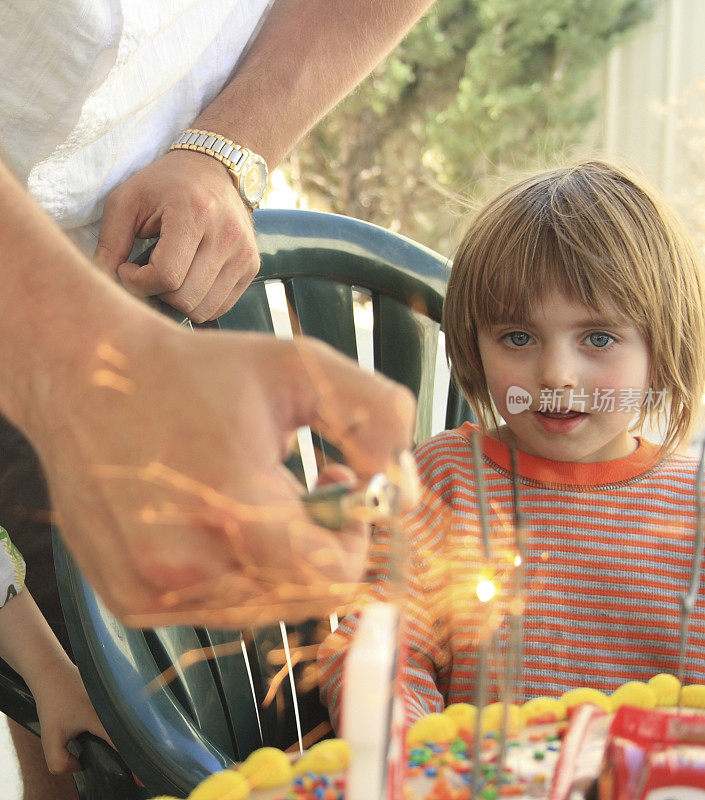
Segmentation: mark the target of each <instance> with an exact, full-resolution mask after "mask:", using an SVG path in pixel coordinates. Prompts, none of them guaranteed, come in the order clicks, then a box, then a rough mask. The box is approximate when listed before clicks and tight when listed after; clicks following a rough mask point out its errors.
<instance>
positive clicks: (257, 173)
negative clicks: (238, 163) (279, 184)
mask: <svg viewBox="0 0 705 800" xmlns="http://www.w3.org/2000/svg"><path fill="white" fill-rule="evenodd" d="M240 186H241V189H242V195H243V197H244V198H245V202H246V203H248V204H249V205H250V206H253V207H254V206H256V205H257V203H259V201H260V200H261V199H262V195H263V194H264V190H265V189H266V188H267V165H266V164H265V162H264V159H263V158H260V157H259V156H252V157H251V158H250V160H249V161H248V162H247V164H245V168H244V170H243V175H242V182H241V184H240Z"/></svg>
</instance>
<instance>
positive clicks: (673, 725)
mask: <svg viewBox="0 0 705 800" xmlns="http://www.w3.org/2000/svg"><path fill="white" fill-rule="evenodd" d="M598 797H599V800H705V714H699V713H696V712H692V711H677V710H673V709H642V708H634V707H631V706H623V707H622V708H620V709H619V710H618V711H617V714H616V715H615V718H614V720H613V721H612V725H611V726H610V731H609V735H608V740H607V747H606V749H605V755H604V759H603V765H602V770H601V772H600V777H599V781H598Z"/></svg>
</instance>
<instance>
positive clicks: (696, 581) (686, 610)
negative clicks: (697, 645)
mask: <svg viewBox="0 0 705 800" xmlns="http://www.w3.org/2000/svg"><path fill="white" fill-rule="evenodd" d="M704 474H705V439H703V443H702V446H701V449H700V461H699V462H698V471H697V473H696V477H695V544H694V551H693V562H692V566H691V572H690V586H689V588H688V591H687V592H685V593H684V594H682V595H681V597H680V601H681V631H680V646H679V649H678V680H679V681H680V684H681V689H680V691H681V692H682V691H683V680H684V678H685V656H686V650H687V648H688V627H689V625H690V615H691V613H692V611H693V608H694V607H695V601H696V599H697V596H698V590H699V588H700V572H701V568H702V557H703V526H704V525H705V513H704V510H703V475H704ZM678 705H679V706H680V705H681V695H680V693H679V697H678Z"/></svg>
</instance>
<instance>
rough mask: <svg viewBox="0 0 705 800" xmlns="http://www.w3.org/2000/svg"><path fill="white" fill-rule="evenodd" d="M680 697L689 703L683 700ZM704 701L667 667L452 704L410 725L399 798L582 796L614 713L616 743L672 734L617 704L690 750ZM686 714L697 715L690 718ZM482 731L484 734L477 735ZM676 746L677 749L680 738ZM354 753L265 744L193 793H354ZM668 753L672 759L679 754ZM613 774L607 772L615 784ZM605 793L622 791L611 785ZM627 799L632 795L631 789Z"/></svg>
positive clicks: (288, 796)
mask: <svg viewBox="0 0 705 800" xmlns="http://www.w3.org/2000/svg"><path fill="white" fill-rule="evenodd" d="M678 704H680V706H681V707H682V708H681V710H678V709H677V708H676V706H677V705H678ZM703 708H705V686H701V685H697V686H684V687H681V686H680V683H679V681H678V679H677V678H675V677H674V676H672V675H666V674H663V675H656V676H655V677H653V678H652V679H651V680H650V681H649V682H648V683H641V682H638V681H631V682H629V683H626V684H624V685H622V686H620V687H619V688H618V689H617V690H616V691H615V692H614V693H612V694H611V695H607V694H604V693H602V692H600V691H598V690H596V689H589V688H583V689H573V690H571V691H569V692H567V693H565V694H564V695H563V696H562V697H560V698H549V697H542V698H535V699H532V700H529V701H527V702H526V703H524V704H523V705H521V706H519V705H512V706H509V707H508V708H507V709H506V712H505V709H504V707H503V706H502V704H500V703H494V704H490V705H488V706H486V707H485V708H483V710H482V712H481V714H480V719H479V720H478V712H477V709H476V708H475V707H474V706H472V705H469V704H464V703H460V704H455V705H450V706H448V707H447V708H446V709H445V710H444V711H443V713H442V714H429V715H427V716H425V717H422V718H421V719H419V720H418V721H417V722H415V723H414V724H413V725H412V726H411V727H410V728H409V730H408V731H407V734H406V747H405V752H404V773H405V777H404V786H403V790H402V795H401V796H400V797H399V798H398V800H470V798H471V797H473V785H474V797H475V798H477V800H495V798H498V797H514V798H518V799H519V800H523V799H524V798H526V799H527V800H528V798H533V800H537V799H539V800H540V799H541V798H550V800H569V799H570V800H574V798H576V797H584V796H585V793H586V792H588V791H589V790H590V789H591V787H593V786H594V784H595V780H596V779H597V777H598V775H599V773H600V771H601V766H603V762H604V757H605V749H606V746H607V745H608V743H609V744H610V747H612V746H613V745H614V742H613V741H612V738H613V737H612V736H610V735H609V732H610V726H612V729H614V723H615V721H616V717H617V718H619V719H620V723H621V727H620V729H619V731H618V733H619V735H620V736H619V738H617V737H615V741H623V740H624V739H625V737H627V738H628V737H629V736H631V738H632V739H639V737H641V739H644V737H646V738H647V739H648V737H649V736H650V737H652V738H653V737H654V736H656V737H661V738H662V739H663V738H668V737H669V736H670V737H671V739H673V738H674V736H673V734H672V733H671V734H667V733H663V731H665V730H666V728H665V727H664V726H663V725H662V724H661V726H660V727H659V725H657V724H656V722H655V721H654V718H652V717H649V718H648V719H644V720H640V721H639V723H638V726H641V727H640V733H639V734H638V736H637V735H636V734H633V733H632V734H630V733H629V730H632V729H635V725H636V723H635V722H634V721H633V719H631V718H629V719H627V721H626V723H625V722H624V720H622V719H621V716H622V715H621V712H620V713H617V715H616V717H615V712H618V711H619V710H620V709H622V710H623V711H629V712H630V713H632V714H634V713H639V711H640V710H643V709H647V710H649V711H644V713H645V714H652V715H654V717H655V718H656V719H657V720H661V718H662V717H664V716H666V718H669V717H671V718H673V719H676V718H677V720H678V721H679V722H680V723H681V730H685V731H686V733H685V734H684V735H685V737H686V739H687V737H688V736H690V739H689V740H688V742H689V745H690V746H691V748H692V746H693V742H695V743H697V742H698V741H700V743H701V744H702V743H705V717H704V716H703V715H702V714H698V713H697V711H696V710H697V709H703ZM503 718H504V721H503ZM684 720H685V723H688V721H689V720H692V722H691V723H690V724H685V723H684ZM478 723H479V724H478ZM696 723H697V724H696ZM684 724H685V727H683V725H684ZM625 726H626V728H625ZM630 726H631V728H630ZM638 726H637V727H638ZM502 728H504V730H505V737H504V739H502V736H501V733H500V731H501V730H502ZM641 728H643V730H641ZM625 729H627V733H625ZM476 731H479V732H480V737H481V738H480V739H479V741H478V739H477V738H476ZM644 731H645V732H644ZM694 732H695V733H694ZM693 737H694V738H693ZM699 737H702V739H700V738H699ZM668 744H669V746H674V747H675V746H679V745H680V744H682V742H678V741H675V740H673V741H670V742H668ZM664 746H665V745H664ZM659 747H661V744H659ZM700 749H701V750H702V748H700ZM661 750H663V748H662V747H661ZM704 752H705V751H704ZM662 754H663V753H662ZM679 757H681V758H686V760H687V758H690V760H691V762H692V761H693V759H695V761H696V762H697V769H698V770H699V772H698V774H699V775H701V776H702V780H703V781H704V782H705V756H703V754H702V753H697V754H696V755H693V752H692V749H691V751H689V755H687V756H684V755H683V754H682V753H681V755H680V756H679ZM354 758H355V754H354V753H353V752H352V748H351V747H350V745H349V744H348V743H347V742H345V741H344V740H342V739H329V740H324V741H322V742H319V743H318V744H316V745H314V746H313V747H312V748H311V749H309V750H307V751H306V752H305V753H304V754H303V755H302V756H301V757H300V758H298V759H297V760H295V761H293V762H292V760H291V758H290V757H289V756H288V755H287V754H285V753H283V752H282V751H281V750H277V749H275V748H271V747H265V748H261V749H259V750H256V751H255V752H254V753H252V754H251V755H250V756H249V758H247V760H246V761H244V762H243V763H242V764H240V765H238V766H237V767H233V768H232V769H229V770H223V771H222V772H218V773H215V774H213V775H211V776H209V777H208V778H207V779H206V780H204V781H203V782H202V783H201V784H200V785H199V786H197V787H196V788H195V789H194V790H193V791H192V792H191V794H190V795H189V797H188V800H245V798H249V800H346V773H347V770H348V768H349V766H350V764H351V760H352V759H354ZM669 759H670V762H671V763H672V762H673V757H671V756H669ZM634 760H635V759H634V757H633V756H632V757H631V761H632V762H633V761H634ZM476 767H477V770H476ZM476 771H477V775H476V774H475V772H476ZM691 771H692V763H691ZM610 775H611V774H610ZM613 778H614V776H613V775H611V777H610V778H609V780H610V781H611V783H610V786H609V791H612V787H613V785H614V780H613ZM635 780H636V779H635ZM695 785H698V784H697V783H696V784H695ZM634 796H636V795H634ZM639 796H640V797H641V796H642V795H639ZM643 796H644V797H646V796H647V795H643ZM688 796H689V797H690V795H688ZM693 796H696V795H693ZM697 796H698V797H699V796H700V795H697ZM703 796H704V797H705V792H704V793H703ZM600 797H601V798H602V797H605V798H612V797H615V798H617V797H621V795H619V794H616V793H615V794H608V793H607V790H605V793H603V794H601V795H600ZM624 797H628V798H630V800H631V798H632V795H631V794H626V795H624ZM155 800H172V799H171V798H165V797H162V798H157V799H155ZM370 800H372V798H370ZM394 800H397V798H394Z"/></svg>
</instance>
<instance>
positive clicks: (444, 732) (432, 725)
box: [406, 714, 458, 744]
mask: <svg viewBox="0 0 705 800" xmlns="http://www.w3.org/2000/svg"><path fill="white" fill-rule="evenodd" d="M457 735H458V726H457V724H456V722H455V720H453V719H452V718H451V717H448V716H446V715H445V714H427V715H426V716H425V717H421V719H417V720H416V722H415V723H414V724H413V725H412V726H411V727H410V728H409V731H408V733H407V734H406V743H407V744H423V743H424V742H437V743H438V744H449V743H450V742H452V741H453V739H455V737H456V736H457Z"/></svg>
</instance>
